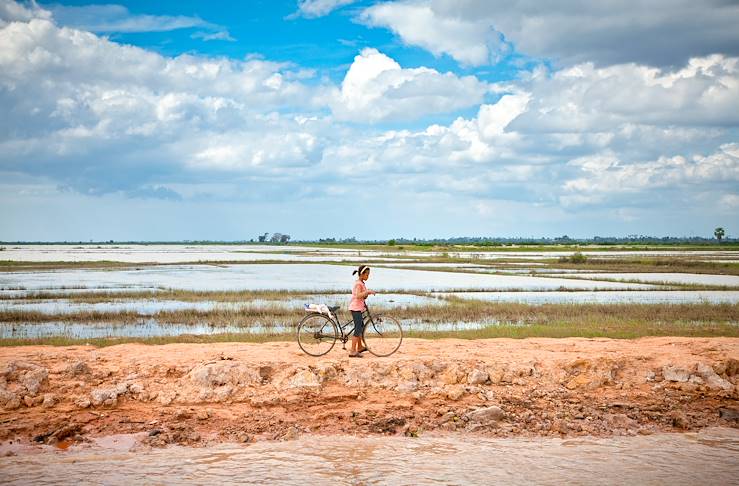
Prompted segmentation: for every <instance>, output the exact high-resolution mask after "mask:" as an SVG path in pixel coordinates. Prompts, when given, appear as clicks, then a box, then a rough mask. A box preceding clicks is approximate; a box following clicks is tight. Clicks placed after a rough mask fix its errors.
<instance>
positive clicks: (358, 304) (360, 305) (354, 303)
mask: <svg viewBox="0 0 739 486" xmlns="http://www.w3.org/2000/svg"><path fill="white" fill-rule="evenodd" d="M366 291H367V287H366V286H365V285H364V282H362V281H361V280H357V281H356V282H354V287H353V288H352V300H351V302H349V310H350V311H362V312H364V311H365V310H366V309H367V305H366V304H365V303H364V299H360V298H359V294H360V293H361V292H366Z"/></svg>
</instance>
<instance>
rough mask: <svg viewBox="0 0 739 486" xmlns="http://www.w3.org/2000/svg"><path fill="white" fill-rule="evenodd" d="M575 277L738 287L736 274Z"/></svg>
mask: <svg viewBox="0 0 739 486" xmlns="http://www.w3.org/2000/svg"><path fill="white" fill-rule="evenodd" d="M555 276H556V275H555ZM576 278H582V279H593V280H598V279H608V280H629V281H639V282H651V283H662V282H668V283H677V284H697V285H725V286H727V287H739V276H737V275H706V274H700V273H587V274H578V275H577V276H576Z"/></svg>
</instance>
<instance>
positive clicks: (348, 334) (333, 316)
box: [331, 304, 374, 350]
mask: <svg viewBox="0 0 739 486" xmlns="http://www.w3.org/2000/svg"><path fill="white" fill-rule="evenodd" d="M364 312H366V313H367V315H366V317H365V316H364V315H363V316H362V319H363V321H364V324H365V326H366V325H367V324H368V323H372V324H373V325H374V321H373V320H372V314H370V310H369V306H367V305H366V304H365V310H364ZM363 314H364V313H363ZM331 320H333V321H334V323H335V324H336V327H338V329H339V332H340V333H341V337H340V338H339V339H341V348H342V349H344V350H346V343H347V342H348V341H349V338H350V337H351V335H352V334H353V333H354V319H349V320H348V321H346V322H345V323H344V324H341V322H340V321H339V316H338V315H337V314H336V313H335V312H332V313H331ZM350 325H351V326H352V328H351V329H350V330H349V331H345V330H346V328H348V327H349V326H350Z"/></svg>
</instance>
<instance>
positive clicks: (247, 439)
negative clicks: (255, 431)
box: [236, 432, 252, 443]
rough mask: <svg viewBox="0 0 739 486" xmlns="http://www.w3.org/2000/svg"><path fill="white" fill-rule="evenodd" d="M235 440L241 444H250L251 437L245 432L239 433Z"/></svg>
mask: <svg viewBox="0 0 739 486" xmlns="http://www.w3.org/2000/svg"><path fill="white" fill-rule="evenodd" d="M236 439H237V440H238V441H239V442H243V443H247V442H252V437H251V436H250V435H249V434H247V433H246V432H239V433H238V434H237V435H236Z"/></svg>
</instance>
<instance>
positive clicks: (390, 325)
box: [362, 315, 403, 356]
mask: <svg viewBox="0 0 739 486" xmlns="http://www.w3.org/2000/svg"><path fill="white" fill-rule="evenodd" d="M362 336H363V337H364V342H365V344H366V346H367V350H368V351H369V352H370V353H372V354H374V355H375V356H390V355H391V354H393V353H394V352H395V351H397V350H398V348H399V347H400V343H402V342H403V328H402V327H400V322H398V320H397V319H395V318H394V317H391V316H384V315H379V316H373V317H372V319H371V320H370V321H369V322H367V323H366V324H365V325H364V334H363V335H362Z"/></svg>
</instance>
